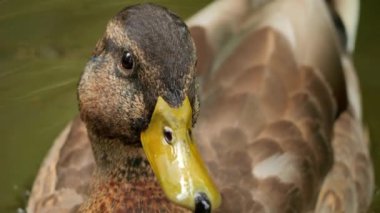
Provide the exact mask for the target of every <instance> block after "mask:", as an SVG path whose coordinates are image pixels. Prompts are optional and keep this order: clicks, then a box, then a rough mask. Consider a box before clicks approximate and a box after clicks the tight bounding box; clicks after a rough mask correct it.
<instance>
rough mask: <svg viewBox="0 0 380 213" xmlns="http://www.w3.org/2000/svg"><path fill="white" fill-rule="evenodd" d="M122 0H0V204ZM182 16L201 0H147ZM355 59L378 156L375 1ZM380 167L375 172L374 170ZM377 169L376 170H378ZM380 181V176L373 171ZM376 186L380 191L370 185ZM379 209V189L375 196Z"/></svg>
mask: <svg viewBox="0 0 380 213" xmlns="http://www.w3.org/2000/svg"><path fill="white" fill-rule="evenodd" d="M136 2H141V1H130V0H129V1H128V0H124V1H121V0H114V1H112V2H111V1H101V0H81V1H64V0H33V1H26V0H18V1H11V0H0V135H1V139H0V142H1V148H0V171H1V175H0V211H1V212H15V211H16V209H17V207H20V206H22V205H23V203H25V201H26V199H27V192H28V189H30V186H31V184H32V182H33V178H34V176H35V174H36V172H37V169H38V167H39V165H40V163H41V160H42V159H43V157H44V155H45V154H46V152H47V150H48V149H49V147H50V146H51V142H52V141H53V139H54V138H55V137H56V136H57V134H58V133H59V132H60V130H62V128H63V127H64V126H65V124H66V123H67V122H68V121H69V120H71V119H72V118H73V117H74V116H75V115H76V114H77V113H78V112H77V103H76V93H75V87H76V84H77V81H78V78H79V75H80V73H81V72H82V69H83V67H84V65H85V63H86V61H87V59H88V57H89V56H90V54H91V51H92V50H93V48H94V45H95V43H96V41H97V39H98V38H99V37H100V36H101V35H102V33H103V31H104V28H105V25H106V22H107V21H108V19H109V18H110V17H112V16H113V15H114V14H115V13H116V12H117V11H119V10H120V9H121V8H123V7H124V6H126V5H129V4H133V3H136ZM152 2H155V3H160V4H162V5H164V6H167V7H169V8H170V9H172V10H173V11H175V12H177V13H178V14H180V15H181V17H184V18H186V17H189V16H190V15H191V14H192V13H194V12H195V11H197V10H198V9H199V8H201V7H203V6H205V5H206V4H207V3H208V2H209V0H208V1H202V0H197V1H194V0H182V1H181V3H180V4H179V3H178V1H175V0H161V1H157V0H156V1H152ZM362 6H363V7H362V11H365V12H363V14H362V20H361V23H360V24H361V25H360V29H359V35H358V47H357V54H356V55H355V62H356V65H357V68H358V70H359V71H360V73H359V74H360V78H361V81H362V86H363V96H364V104H365V116H366V118H367V121H368V124H369V128H370V130H371V136H372V150H373V152H372V153H373V158H374V160H375V165H378V164H380V153H379V152H377V153H376V152H375V150H378V149H379V148H380V142H379V140H380V133H379V131H380V111H377V110H378V109H380V95H379V94H380V83H379V80H378V79H379V77H380V72H378V68H377V67H376V65H378V64H379V62H378V61H377V60H376V59H377V58H376V57H377V56H380V54H379V48H378V47H377V45H376V44H377V43H376V42H380V39H379V38H380V25H379V24H377V20H379V18H380V17H379V16H380V14H379V13H378V11H380V8H379V6H380V2H378V1H365V2H363V5H362ZM379 172H380V170H379V171H377V174H379V175H380V173H379ZM379 175H377V177H379ZM377 182H378V183H380V179H379V178H378V179H377ZM377 194H380V193H377ZM375 207H376V212H380V195H378V196H377V201H376V202H375Z"/></svg>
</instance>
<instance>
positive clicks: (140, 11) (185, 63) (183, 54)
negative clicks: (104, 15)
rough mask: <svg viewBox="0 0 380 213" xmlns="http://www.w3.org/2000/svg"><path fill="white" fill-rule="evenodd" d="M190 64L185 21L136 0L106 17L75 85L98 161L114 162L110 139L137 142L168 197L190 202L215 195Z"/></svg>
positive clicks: (210, 201)
mask: <svg viewBox="0 0 380 213" xmlns="http://www.w3.org/2000/svg"><path fill="white" fill-rule="evenodd" d="M195 65H196V51H195V46H194V43H193V41H192V39H191V36H190V33H189V31H188V29H187V27H186V25H185V24H184V23H183V21H181V19H180V18H179V17H177V16H176V15H174V14H173V13H171V12H170V11H168V10H167V9H165V8H163V7H160V6H156V5H153V4H141V5H136V6H132V7H127V8H125V9H124V10H122V11H121V12H119V13H118V14H117V15H116V16H115V17H114V18H112V19H111V20H110V22H109V23H108V25H107V28H106V32H105V34H104V36H103V37H102V38H101V39H100V40H99V41H98V43H97V45H96V48H95V50H94V53H93V56H92V58H91V59H90V61H89V62H88V64H87V66H86V68H85V71H84V73H83V74H82V77H81V80H80V82H79V86H78V99H79V108H80V114H81V118H82V120H83V121H84V122H85V123H86V126H87V129H88V132H89V135H90V139H91V143H92V146H93V149H94V155H95V159H96V162H97V166H98V167H99V166H100V167H102V166H103V167H109V168H113V167H115V168H117V166H115V165H112V164H113V163H112V160H108V162H107V163H105V162H104V161H105V160H104V159H105V157H104V156H109V155H114V154H115V153H107V152H110V150H112V148H110V146H115V147H118V149H125V150H128V149H130V150H132V147H141V148H142V149H143V151H144V153H145V155H146V159H147V160H148V162H149V165H150V167H151V169H152V170H153V172H154V174H155V176H156V179H157V180H158V182H159V183H160V185H161V187H162V189H163V191H164V192H165V195H166V196H167V198H168V199H169V200H171V201H172V202H174V203H176V204H178V205H180V206H183V207H186V208H189V209H192V210H195V209H196V208H198V209H199V208H200V209H202V208H203V209H207V208H209V209H211V207H210V206H212V208H215V207H217V206H218V205H219V203H220V195H219V193H218V192H217V190H216V188H215V185H214V184H213V182H212V181H211V178H210V177H209V176H208V174H207V170H206V169H205V167H204V163H203V162H202V160H201V159H200V157H199V154H198V151H197V149H196V147H195V145H194V142H193V141H192V136H191V128H192V126H193V124H194V123H195V122H196V120H197V115H198V112H199V101H198V96H197V92H196V81H195V69H196V68H195ZM106 141H107V142H106ZM109 141H112V142H111V143H110V142H109ZM105 144H107V145H105ZM120 153H122V155H127V154H125V153H131V152H120ZM123 153H124V154H123ZM115 155H117V154H115ZM120 158H121V159H123V157H120ZM116 161H117V160H116ZM116 161H115V162H116ZM105 164H107V165H106V166H104V165H105ZM111 170H112V169H111ZM207 205H209V207H207Z"/></svg>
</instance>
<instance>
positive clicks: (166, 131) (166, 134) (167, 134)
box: [164, 126, 173, 144]
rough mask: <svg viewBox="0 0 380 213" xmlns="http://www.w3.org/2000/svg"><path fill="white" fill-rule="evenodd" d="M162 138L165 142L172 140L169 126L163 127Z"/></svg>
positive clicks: (171, 131)
mask: <svg viewBox="0 0 380 213" xmlns="http://www.w3.org/2000/svg"><path fill="white" fill-rule="evenodd" d="M164 138H165V141H166V143H168V144H172V140H173V130H172V129H171V128H170V127H167V126H166V127H164Z"/></svg>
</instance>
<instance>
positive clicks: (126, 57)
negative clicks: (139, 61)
mask: <svg viewBox="0 0 380 213" xmlns="http://www.w3.org/2000/svg"><path fill="white" fill-rule="evenodd" d="M133 65H134V63H133V55H132V53H130V52H128V51H125V52H124V53H123V56H122V57H121V66H123V68H124V69H126V70H130V69H132V68H133Z"/></svg>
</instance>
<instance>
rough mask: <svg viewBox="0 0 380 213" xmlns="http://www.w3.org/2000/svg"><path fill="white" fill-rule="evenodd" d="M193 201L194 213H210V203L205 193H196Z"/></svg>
mask: <svg viewBox="0 0 380 213" xmlns="http://www.w3.org/2000/svg"><path fill="white" fill-rule="evenodd" d="M194 200H195V210H194V213H209V212H211V202H210V200H209V199H208V197H207V195H206V194H205V193H203V192H198V193H197V194H196V195H195V198H194Z"/></svg>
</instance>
